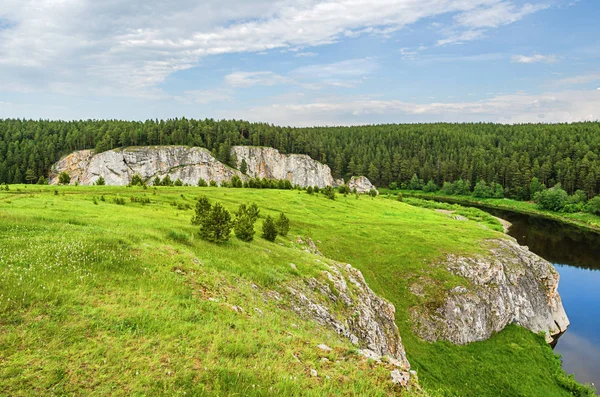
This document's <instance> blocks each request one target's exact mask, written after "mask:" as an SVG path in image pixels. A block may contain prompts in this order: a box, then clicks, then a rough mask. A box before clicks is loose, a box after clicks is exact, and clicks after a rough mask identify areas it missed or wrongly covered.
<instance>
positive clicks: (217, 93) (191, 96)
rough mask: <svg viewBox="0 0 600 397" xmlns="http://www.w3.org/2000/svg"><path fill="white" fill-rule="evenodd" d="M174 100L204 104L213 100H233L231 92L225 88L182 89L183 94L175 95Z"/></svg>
mask: <svg viewBox="0 0 600 397" xmlns="http://www.w3.org/2000/svg"><path fill="white" fill-rule="evenodd" d="M174 99H175V100H177V101H179V102H181V103H184V104H198V105H206V104H209V103H214V102H226V101H232V100H233V93H232V92H231V91H227V90H221V89H215V90H189V91H184V93H183V96H177V97H175V98H174Z"/></svg>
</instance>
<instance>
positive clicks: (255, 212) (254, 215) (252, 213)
mask: <svg viewBox="0 0 600 397" xmlns="http://www.w3.org/2000/svg"><path fill="white" fill-rule="evenodd" d="M247 213H248V216H249V217H250V218H251V219H252V221H253V222H256V220H257V219H258V217H259V215H260V210H259V209H258V205H256V203H252V204H250V206H249V207H248V209H247Z"/></svg>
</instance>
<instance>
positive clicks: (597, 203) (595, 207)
mask: <svg viewBox="0 0 600 397" xmlns="http://www.w3.org/2000/svg"><path fill="white" fill-rule="evenodd" d="M585 209H586V211H587V212H589V213H590V214H594V215H600V196H596V197H594V198H592V199H590V201H588V202H587V205H586V206H585Z"/></svg>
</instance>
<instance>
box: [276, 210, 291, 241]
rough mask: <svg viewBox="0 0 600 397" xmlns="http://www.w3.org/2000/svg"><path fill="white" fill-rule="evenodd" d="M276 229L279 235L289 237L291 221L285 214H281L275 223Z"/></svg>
mask: <svg viewBox="0 0 600 397" xmlns="http://www.w3.org/2000/svg"><path fill="white" fill-rule="evenodd" d="M275 228H276V229H277V234H279V235H281V236H287V234H288V232H289V231H290V220H289V219H288V218H287V216H285V214H284V213H283V212H281V213H280V214H279V218H278V219H277V221H275Z"/></svg>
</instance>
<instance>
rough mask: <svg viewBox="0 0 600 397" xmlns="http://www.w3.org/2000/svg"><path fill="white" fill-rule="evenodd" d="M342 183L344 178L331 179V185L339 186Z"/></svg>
mask: <svg viewBox="0 0 600 397" xmlns="http://www.w3.org/2000/svg"><path fill="white" fill-rule="evenodd" d="M343 185H344V178H340V179H334V180H333V187H340V186H343Z"/></svg>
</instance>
